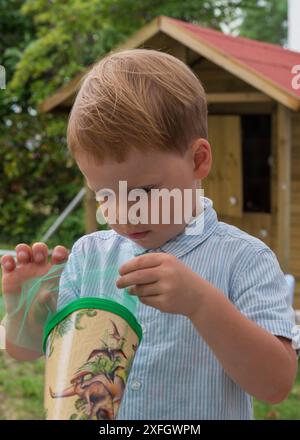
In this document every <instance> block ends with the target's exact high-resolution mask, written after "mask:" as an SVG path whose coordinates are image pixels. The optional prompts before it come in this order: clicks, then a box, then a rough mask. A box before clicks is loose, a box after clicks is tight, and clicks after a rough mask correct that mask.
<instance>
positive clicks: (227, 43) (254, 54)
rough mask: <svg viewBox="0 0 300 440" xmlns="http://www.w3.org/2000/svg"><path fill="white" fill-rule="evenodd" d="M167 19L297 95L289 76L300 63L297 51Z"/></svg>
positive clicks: (299, 92) (298, 92)
mask: <svg viewBox="0 0 300 440" xmlns="http://www.w3.org/2000/svg"><path fill="white" fill-rule="evenodd" d="M168 19H169V20H171V21H173V22H174V24H176V25H177V26H180V27H182V28H184V29H186V30H188V31H190V32H192V33H193V34H195V35H196V36H197V38H198V39H199V40H201V41H202V42H203V43H205V42H207V43H209V44H210V45H211V46H214V47H215V48H216V49H217V50H218V51H220V52H222V53H223V54H224V55H230V56H232V57H234V58H235V59H236V60H238V61H239V62H240V63H242V64H244V65H245V66H246V67H249V68H251V69H252V70H254V71H256V72H257V73H259V74H260V75H261V76H264V77H265V78H266V79H268V80H271V81H273V82H274V83H275V84H276V85H278V86H279V87H280V88H282V89H283V90H285V91H287V92H289V93H290V94H292V95H295V96H296V97H297V98H300V88H299V89H298V90H296V89H294V88H293V87H292V79H293V77H294V76H295V73H294V74H293V73H292V67H293V66H295V65H299V66H300V52H294V51H291V50H288V49H285V48H283V47H281V46H279V45H276V44H270V43H265V42H262V41H256V40H250V39H249V38H244V37H234V36H232V35H226V34H223V33H222V32H219V31H216V30H213V29H208V28H204V27H201V26H198V25H195V24H191V23H186V22H184V21H181V20H177V19H174V18H170V17H168ZM299 73H300V67H299ZM298 83H299V81H298Z"/></svg>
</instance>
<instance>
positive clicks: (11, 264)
mask: <svg viewBox="0 0 300 440" xmlns="http://www.w3.org/2000/svg"><path fill="white" fill-rule="evenodd" d="M1 267H2V272H3V274H5V273H9V272H11V271H13V270H14V269H15V267H16V262H15V260H14V258H13V257H12V256H11V255H3V257H2V258H1Z"/></svg>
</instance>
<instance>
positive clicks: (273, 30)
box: [239, 0, 288, 45]
mask: <svg viewBox="0 0 300 440" xmlns="http://www.w3.org/2000/svg"><path fill="white" fill-rule="evenodd" d="M287 8H288V5H287V1H286V0H253V1H250V2H248V4H247V5H246V6H244V9H243V11H242V14H241V15H242V16H243V22H242V24H241V26H240V28H239V34H240V35H242V36H244V37H248V38H252V39H254V40H261V41H266V42H268V43H274V44H281V45H285V44H286V42H287Z"/></svg>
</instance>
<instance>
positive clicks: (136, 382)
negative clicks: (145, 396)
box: [131, 379, 141, 391]
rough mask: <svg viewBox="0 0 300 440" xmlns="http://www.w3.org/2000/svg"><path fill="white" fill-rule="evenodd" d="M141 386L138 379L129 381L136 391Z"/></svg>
mask: <svg viewBox="0 0 300 440" xmlns="http://www.w3.org/2000/svg"><path fill="white" fill-rule="evenodd" d="M140 388H141V382H140V381H139V380H138V379H135V380H133V381H132V382H131V389H133V390H135V391H137V390H139V389H140Z"/></svg>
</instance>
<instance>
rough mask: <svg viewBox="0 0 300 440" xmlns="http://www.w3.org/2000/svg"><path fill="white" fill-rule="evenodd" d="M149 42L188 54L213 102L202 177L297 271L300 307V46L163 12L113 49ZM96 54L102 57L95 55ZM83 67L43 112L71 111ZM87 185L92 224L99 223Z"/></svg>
mask: <svg viewBox="0 0 300 440" xmlns="http://www.w3.org/2000/svg"><path fill="white" fill-rule="evenodd" d="M138 47H143V48H149V49H150V48H151V49H157V50H162V51H165V52H168V53H170V54H172V55H174V56H176V57H178V58H180V59H181V60H182V61H184V62H185V63H186V64H187V65H188V66H190V68H191V69H193V71H194V72H195V73H196V75H197V76H198V77H199V78H200V80H201V81H202V83H203V85H204V88H205V90H206V93H207V99H208V104H209V140H210V142H211V145H212V151H213V169H212V172H211V175H210V176H209V178H208V179H207V180H205V181H204V185H203V186H204V190H205V195H206V196H207V197H210V198H212V199H213V201H214V207H215V209H216V211H217V213H218V216H219V220H222V221H226V222H228V223H231V224H234V225H236V226H238V227H240V228H241V229H243V230H245V231H247V232H249V233H250V234H252V235H254V236H257V237H258V238H260V239H261V240H263V241H264V242H265V243H266V244H267V245H268V246H270V247H271V248H272V249H273V250H274V252H275V253H276V255H277V257H278V259H279V262H280V265H281V267H282V270H283V271H284V272H286V273H291V274H293V275H294V276H295V278H296V293H295V303H294V306H295V307H296V308H300V78H299V75H298V77H297V74H296V73H295V72H297V67H295V66H299V72H300V53H298V52H292V51H289V50H287V49H284V48H282V47H280V46H276V45H273V44H267V43H263V42H259V41H254V40H249V39H246V38H240V37H232V36H229V35H225V34H223V33H222V32H218V31H215V30H211V29H207V28H203V27H200V26H197V25H194V24H189V23H186V22H183V21H180V20H177V19H172V18H169V17H165V16H159V17H157V18H156V19H154V20H153V21H152V22H151V23H149V24H148V25H146V26H144V27H143V28H142V29H140V30H139V31H138V32H136V33H135V34H134V35H132V36H131V37H130V38H128V40H127V41H125V43H123V44H121V45H120V46H118V47H116V48H115V49H114V51H117V50H123V49H130V48H138ZM96 61H98V60H96ZM85 73H86V71H85V72H83V73H81V74H79V75H77V76H76V77H75V78H73V79H72V80H71V81H70V82H69V83H68V84H67V85H65V86H63V87H62V88H60V89H59V90H58V91H57V92H56V93H55V94H53V95H52V96H50V97H48V98H47V99H46V100H45V101H44V102H43V103H42V104H41V105H40V108H39V109H40V111H41V112H50V111H51V112H54V111H65V112H66V117H67V114H68V112H69V110H70V108H71V106H72V103H73V102H74V98H75V96H76V93H77V91H78V89H79V87H80V80H81V78H82V76H83V75H84V74H85ZM94 201H95V199H94V195H93V194H92V193H91V192H90V191H87V195H86V204H85V207H86V208H85V212H86V214H85V216H86V231H87V232H91V231H94V230H97V223H96V219H95V209H96V207H95V203H94Z"/></svg>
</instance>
